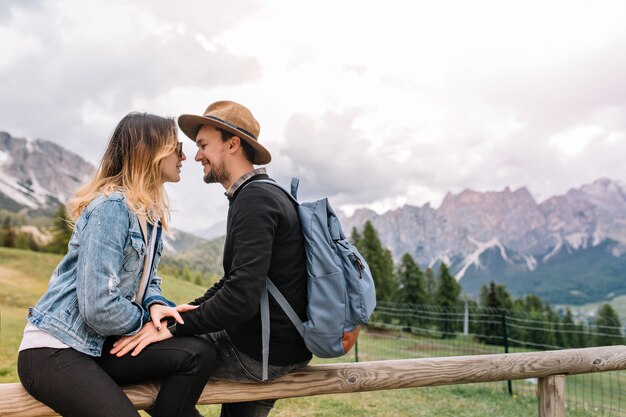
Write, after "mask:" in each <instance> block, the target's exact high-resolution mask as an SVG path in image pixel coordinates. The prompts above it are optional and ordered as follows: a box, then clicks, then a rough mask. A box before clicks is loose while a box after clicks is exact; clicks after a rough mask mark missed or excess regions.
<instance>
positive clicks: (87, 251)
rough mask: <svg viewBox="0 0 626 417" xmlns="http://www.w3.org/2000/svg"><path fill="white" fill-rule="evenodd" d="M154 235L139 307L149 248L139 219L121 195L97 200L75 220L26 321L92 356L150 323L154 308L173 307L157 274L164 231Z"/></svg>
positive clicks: (97, 198)
mask: <svg viewBox="0 0 626 417" xmlns="http://www.w3.org/2000/svg"><path fill="white" fill-rule="evenodd" d="M149 226H150V225H149ZM154 232H156V233H157V236H156V251H155V254H154V262H153V263H152V270H151V271H150V277H149V281H148V286H147V289H146V293H145V296H144V300H143V302H142V303H141V304H139V302H137V301H134V296H135V293H136V292H137V287H138V286H139V283H140V281H141V275H142V272H143V266H144V257H145V256H146V255H147V245H146V243H145V242H144V240H143V237H142V234H141V228H140V225H139V221H138V219H137V216H136V215H134V214H133V213H132V212H131V211H130V209H129V208H128V206H127V205H126V202H125V198H124V195H123V194H121V193H112V194H111V195H109V196H104V195H101V196H98V197H96V198H95V199H94V200H93V201H92V202H91V203H90V204H89V206H87V208H85V210H84V211H83V213H82V214H81V216H80V217H79V219H78V221H77V222H76V227H75V229H74V233H73V235H72V237H71V239H70V243H69V246H68V252H67V254H66V255H65V257H64V258H63V259H62V260H61V263H59V265H58V266H57V268H56V269H55V271H54V272H53V274H52V277H51V278H50V282H49V284H48V291H46V293H45V294H44V295H43V296H42V297H41V299H39V301H38V302H37V304H36V305H35V307H31V308H29V311H28V320H29V321H30V322H31V323H32V324H34V325H35V326H37V327H39V328H40V329H42V330H44V331H46V332H48V333H50V334H52V335H53V336H54V337H56V338H57V339H59V340H60V341H62V342H63V343H65V344H67V345H68V346H70V347H72V348H74V349H76V350H77V351H79V352H83V353H86V354H88V355H91V356H100V355H101V354H102V345H103V344H104V340H105V338H106V337H107V336H122V335H133V334H135V333H137V332H138V331H139V330H140V329H141V327H142V326H143V325H144V323H146V322H147V321H148V320H149V312H148V309H149V307H150V306H151V305H152V304H155V303H159V304H164V305H168V306H174V305H175V304H174V303H172V302H170V301H168V300H167V299H166V298H165V297H163V296H162V295H161V286H160V284H161V279H160V278H159V277H158V276H157V275H156V269H157V265H158V263H159V259H160V257H161V252H162V250H163V242H162V241H161V227H153V228H152V233H154Z"/></svg>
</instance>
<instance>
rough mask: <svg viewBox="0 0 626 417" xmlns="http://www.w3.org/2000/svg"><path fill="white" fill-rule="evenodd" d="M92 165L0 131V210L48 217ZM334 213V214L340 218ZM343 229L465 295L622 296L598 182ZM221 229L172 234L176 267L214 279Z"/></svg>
mask: <svg viewBox="0 0 626 417" xmlns="http://www.w3.org/2000/svg"><path fill="white" fill-rule="evenodd" d="M94 169H95V168H94V167H93V166H92V165H91V164H89V163H88V162H86V161H84V160H83V159H82V158H81V157H80V156H78V155H76V154H73V153H72V152H69V151H67V150H65V149H64V148H62V147H60V146H58V145H56V144H54V143H51V142H47V141H44V140H32V141H31V140H26V139H18V138H14V137H12V136H11V135H9V134H8V133H3V132H0V209H4V210H9V211H26V212H36V213H39V214H40V213H48V214H50V213H51V212H52V211H54V209H56V207H57V204H58V202H66V200H67V198H68V196H69V195H71V193H72V192H73V190H74V189H75V188H76V187H77V186H78V185H79V184H81V183H82V182H83V181H85V180H86V179H87V178H88V177H89V176H90V175H91V173H92V172H93V170H94ZM339 214H340V213H339ZM340 217H342V224H343V227H344V231H345V232H346V233H348V234H349V233H350V230H351V229H352V227H357V228H361V227H362V226H363V224H364V223H365V222H366V221H367V220H370V221H371V222H372V223H373V225H374V227H375V228H376V229H377V230H378V232H379V235H380V238H381V240H382V242H383V244H384V245H385V246H387V247H388V248H389V249H390V250H391V251H392V253H393V255H394V257H395V260H396V261H397V260H398V259H399V258H400V257H401V256H402V255H403V254H404V253H410V254H411V255H412V256H413V257H414V258H415V259H416V260H417V261H418V262H419V263H420V265H422V266H423V267H437V266H438V264H439V263H441V262H446V263H447V264H448V265H449V267H450V270H451V271H452V272H453V273H454V274H455V276H456V277H457V279H459V281H460V283H461V285H462V286H463V289H464V291H465V292H467V293H469V294H474V295H475V294H477V293H478V292H479V291H480V286H481V285H482V284H485V283H488V282H489V281H491V280H494V281H496V282H498V283H504V284H505V285H506V286H507V288H508V289H509V290H510V291H511V292H512V293H513V294H514V295H516V296H519V295H523V294H526V293H530V292H532V293H536V294H538V295H540V296H541V297H542V298H544V299H545V300H547V301H549V302H555V303H556V302H559V303H572V304H575V303H586V302H595V301H601V300H606V299H610V298H612V297H614V296H617V295H620V294H626V273H624V271H626V184H624V183H623V182H621V181H614V180H610V179H599V180H597V181H595V182H593V183H592V184H586V185H583V186H581V187H579V188H575V189H572V190H570V191H568V192H567V193H566V194H565V195H561V196H554V197H551V198H549V199H547V200H546V201H543V202H541V203H539V202H537V201H536V200H535V199H534V198H533V197H532V195H531V194H530V193H529V191H528V190H527V189H526V188H520V189H518V190H511V189H509V188H505V189H504V190H502V191H498V192H477V191H472V190H464V191H462V192H460V193H458V194H452V193H449V194H448V195H446V197H445V198H444V200H443V202H442V204H441V206H440V207H439V208H436V209H435V208H433V207H431V206H430V205H429V204H425V205H423V206H421V207H415V206H404V207H402V208H399V209H397V210H392V211H389V212H386V213H384V214H380V215H379V214H377V213H375V212H373V211H371V210H357V211H356V212H355V213H354V214H353V215H352V216H351V217H346V216H341V214H340ZM224 229H225V227H224V225H223V224H217V225H215V227H212V228H208V229H206V230H203V231H202V233H201V234H200V237H197V236H193V235H190V234H188V233H185V232H181V231H173V232H172V233H170V234H169V235H168V236H167V237H166V242H165V244H166V249H167V253H168V254H169V255H167V256H170V257H171V258H172V261H175V262H176V265H179V266H180V265H186V266H189V267H190V268H193V269H196V270H198V269H197V268H198V267H199V266H200V265H204V266H202V268H201V270H202V271H203V272H206V273H211V274H215V275H220V273H221V272H220V270H221V247H222V245H223V243H221V242H222V241H220V240H219V239H218V240H215V241H213V242H208V240H209V239H202V237H205V238H207V237H209V236H210V238H215V237H218V236H220V235H223V233H224Z"/></svg>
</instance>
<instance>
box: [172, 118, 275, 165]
mask: <svg viewBox="0 0 626 417" xmlns="http://www.w3.org/2000/svg"><path fill="white" fill-rule="evenodd" d="M205 125H210V126H214V127H217V128H219V129H222V130H225V131H227V132H230V133H232V134H233V135H235V136H237V137H238V138H240V139H243V140H245V141H246V143H248V145H250V146H252V148H253V149H254V161H252V163H254V164H255V165H264V164H268V163H269V162H270V161H271V160H272V155H271V154H270V153H269V151H268V150H267V149H265V147H263V145H261V144H260V143H259V141H257V140H256V139H254V138H253V137H251V136H249V135H248V134H246V133H245V132H242V131H240V130H237V129H235V128H233V127H231V126H229V125H227V124H225V123H221V122H220V121H218V120H214V119H210V118H208V117H203V116H198V115H195V114H183V115H181V116H179V117H178V127H180V130H182V131H183V133H184V134H185V135H186V136H187V137H188V138H189V139H191V140H193V141H194V142H195V141H196V136H197V135H198V131H199V130H200V128H201V127H202V126H205Z"/></svg>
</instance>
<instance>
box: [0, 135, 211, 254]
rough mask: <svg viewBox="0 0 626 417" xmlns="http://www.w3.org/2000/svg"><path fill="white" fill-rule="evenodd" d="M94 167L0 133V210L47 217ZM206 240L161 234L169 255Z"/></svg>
mask: <svg viewBox="0 0 626 417" xmlns="http://www.w3.org/2000/svg"><path fill="white" fill-rule="evenodd" d="M95 169H96V168H95V167H94V166H93V165H92V164H90V163H89V162H87V161H85V160H84V159H83V158H81V157H80V156H79V155H76V154H75V153H73V152H70V151H68V150H67V149H65V148H63V147H61V146H59V145H57V144H55V143H53V142H49V141H46V140H41V139H36V140H29V139H22V138H14V137H12V136H11V135H10V134H8V133H6V132H0V209H4V210H7V211H11V212H18V211H19V212H25V213H27V214H36V215H42V214H44V215H48V216H51V215H52V214H53V213H54V212H55V211H56V209H57V208H58V205H59V203H63V204H65V203H66V202H67V200H68V198H69V197H70V196H71V195H72V194H73V192H74V191H75V190H76V189H77V188H78V187H79V186H80V185H81V184H83V183H84V182H85V181H87V180H88V179H89V178H90V176H91V175H92V174H93V172H94V170H95ZM31 229H32V228H31ZM25 230H28V229H25ZM32 232H33V233H37V230H36V229H34V230H32ZM206 243H207V240H206V239H202V238H200V237H197V236H194V235H192V234H190V233H186V232H183V231H181V230H171V231H170V233H167V234H166V235H164V244H165V247H166V250H167V253H169V254H174V253H177V252H184V251H186V250H190V249H192V248H196V247H198V246H200V245H203V244H206Z"/></svg>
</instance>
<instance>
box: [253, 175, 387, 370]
mask: <svg viewBox="0 0 626 417" xmlns="http://www.w3.org/2000/svg"><path fill="white" fill-rule="evenodd" d="M253 182H264V183H267V184H271V185H274V186H275V187H278V188H280V189H281V190H283V191H284V192H285V194H287V195H288V196H289V198H291V200H292V201H293V202H294V203H295V204H296V205H297V207H296V209H297V211H298V217H299V218H300V225H301V227H302V234H303V235H304V244H305V252H306V262H307V265H306V266H307V272H308V278H307V288H308V307H307V317H308V320H307V321H305V322H302V321H301V320H300V318H299V317H298V315H297V314H296V312H295V311H294V310H293V308H292V307H291V306H290V305H289V302H288V301H287V300H286V299H285V297H284V296H283V295H282V294H281V293H280V291H279V290H278V288H276V286H275V285H274V283H273V282H272V281H271V280H270V279H269V278H267V279H266V282H265V283H266V290H265V291H263V294H262V295H261V326H262V345H263V380H266V379H267V367H268V358H269V336H270V326H269V320H270V318H269V317H270V313H269V299H268V293H269V294H272V296H273V297H274V299H275V300H276V302H278V304H279V305H280V306H281V308H282V309H283V310H284V311H285V314H287V316H288V317H289V319H290V320H291V322H292V323H293V325H294V326H295V327H296V329H298V332H299V333H300V335H301V336H302V338H303V339H304V343H305V345H306V347H307V349H309V351H310V352H311V353H313V354H314V355H315V356H317V357H320V358H336V357H339V356H342V355H345V354H346V353H347V352H348V351H349V350H350V349H352V346H354V343H355V342H356V339H357V337H358V335H359V330H360V325H361V324H365V323H367V321H368V320H369V318H370V316H371V315H372V312H373V311H374V308H375V307H376V291H375V289H374V279H373V278H372V273H371V272H370V269H369V266H368V265H367V263H366V262H365V260H364V259H363V257H362V256H361V254H360V253H359V251H358V250H357V249H356V248H355V247H354V246H353V245H352V244H351V243H350V242H348V240H347V239H346V237H345V235H344V233H343V231H342V230H341V225H340V224H339V219H338V218H337V216H336V215H335V213H334V211H333V209H332V208H331V207H330V204H329V203H328V199H326V198H324V199H321V200H317V201H313V202H307V203H302V204H300V203H298V200H297V193H298V183H299V180H298V179H297V178H293V179H292V180H291V193H289V192H288V191H287V190H285V189H284V188H283V187H281V186H280V185H278V184H277V183H276V182H274V181H272V180H256V181H253Z"/></svg>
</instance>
